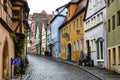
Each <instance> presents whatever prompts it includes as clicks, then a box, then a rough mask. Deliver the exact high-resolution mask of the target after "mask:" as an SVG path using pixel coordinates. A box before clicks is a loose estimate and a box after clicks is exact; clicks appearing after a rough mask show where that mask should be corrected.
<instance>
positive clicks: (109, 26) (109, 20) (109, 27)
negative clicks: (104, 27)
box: [108, 19, 111, 32]
mask: <svg viewBox="0 0 120 80" xmlns="http://www.w3.org/2000/svg"><path fill="white" fill-rule="evenodd" d="M110 28H111V26H110V19H109V20H108V32H110Z"/></svg>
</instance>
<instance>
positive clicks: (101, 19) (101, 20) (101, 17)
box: [100, 12, 103, 22]
mask: <svg viewBox="0 0 120 80" xmlns="http://www.w3.org/2000/svg"><path fill="white" fill-rule="evenodd" d="M100 22H103V12H101V13H100Z"/></svg>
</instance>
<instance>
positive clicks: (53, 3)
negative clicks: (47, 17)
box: [27, 0, 71, 14]
mask: <svg viewBox="0 0 120 80" xmlns="http://www.w3.org/2000/svg"><path fill="white" fill-rule="evenodd" d="M27 1H28V5H29V8H30V14H33V13H40V12H41V11H42V10H45V11H46V12H47V13H48V14H52V11H55V10H56V9H57V8H58V7H61V6H63V5H65V4H67V3H68V2H70V1H71V0H27Z"/></svg>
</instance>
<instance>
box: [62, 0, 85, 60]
mask: <svg viewBox="0 0 120 80" xmlns="http://www.w3.org/2000/svg"><path fill="white" fill-rule="evenodd" d="M86 2H87V0H84V1H82V2H70V3H69V4H68V6H67V9H68V15H67V17H66V21H65V22H64V23H63V24H62V25H61V27H60V35H61V36H60V44H61V53H60V57H61V58H62V59H67V60H72V61H77V62H78V61H79V60H80V53H81V51H83V50H84V21H83V18H84V15H85V8H86ZM83 3H84V4H83Z"/></svg>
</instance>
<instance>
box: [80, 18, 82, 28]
mask: <svg viewBox="0 0 120 80" xmlns="http://www.w3.org/2000/svg"><path fill="white" fill-rule="evenodd" d="M80 27H82V16H80Z"/></svg>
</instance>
